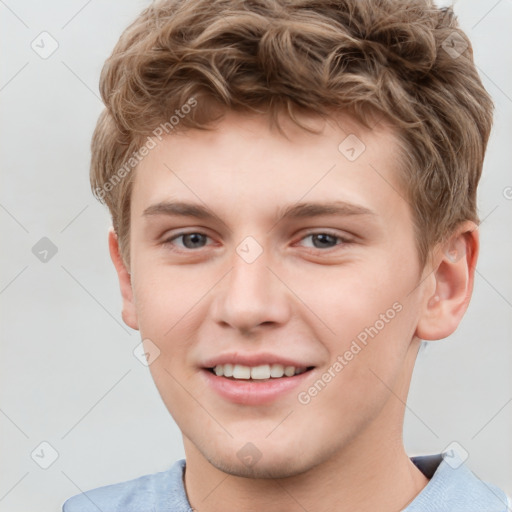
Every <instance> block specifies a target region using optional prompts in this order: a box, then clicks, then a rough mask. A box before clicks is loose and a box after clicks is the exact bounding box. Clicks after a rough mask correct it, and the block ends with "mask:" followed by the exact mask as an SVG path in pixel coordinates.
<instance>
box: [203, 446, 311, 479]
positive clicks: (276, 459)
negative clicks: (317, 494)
mask: <svg viewBox="0 0 512 512" xmlns="http://www.w3.org/2000/svg"><path fill="white" fill-rule="evenodd" d="M248 451H249V452H250V450H248ZM204 455H205V456H206V454H204ZM207 459H208V462H210V464H212V465H213V466H214V467H215V468H217V469H218V470H220V471H222V472H224V473H227V474H229V475H232V476H238V477H243V478H258V479H268V478H270V479H275V478H288V477H292V476H297V475H300V474H301V473H305V472H307V471H308V470H310V469H311V468H313V467H314V466H315V465H316V464H315V463H313V462H310V463H308V461H306V460H304V457H303V454H302V456H301V457H297V454H296V453H294V454H289V455H286V454H280V453H276V452H274V453H272V455H271V456H270V457H269V456H265V454H261V456H260V458H259V459H258V460H257V461H256V462H249V463H246V462H244V460H243V455H242V454H240V457H239V456H237V455H235V457H233V456H232V454H231V453H229V454H215V455H214V456H209V457H207ZM320 462H321V461H317V464H319V463H320Z"/></svg>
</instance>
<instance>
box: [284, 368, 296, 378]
mask: <svg viewBox="0 0 512 512" xmlns="http://www.w3.org/2000/svg"><path fill="white" fill-rule="evenodd" d="M284 374H285V375H286V376H287V377H293V376H294V375H295V366H285V368H284Z"/></svg>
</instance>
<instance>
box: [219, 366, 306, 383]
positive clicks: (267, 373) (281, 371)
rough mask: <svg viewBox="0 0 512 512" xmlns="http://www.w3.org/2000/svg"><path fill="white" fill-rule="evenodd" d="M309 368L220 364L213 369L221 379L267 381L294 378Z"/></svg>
mask: <svg viewBox="0 0 512 512" xmlns="http://www.w3.org/2000/svg"><path fill="white" fill-rule="evenodd" d="M306 369H307V368H305V367H295V366H283V365H282V364H277V363H274V364H261V365H259V366H244V365H242V364H230V363H227V364H218V365H217V366H215V368H214V369H213V371H214V373H215V375H217V376H219V377H222V376H224V377H233V378H234V379H245V380H247V379H254V380H265V379H270V378H271V377H272V378H274V379H278V378H281V377H293V376H294V375H299V374H300V373H304V372H305V371H306Z"/></svg>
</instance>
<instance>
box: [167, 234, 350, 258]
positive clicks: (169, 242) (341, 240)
mask: <svg viewBox="0 0 512 512" xmlns="http://www.w3.org/2000/svg"><path fill="white" fill-rule="evenodd" d="M187 235H202V236H205V237H207V238H210V237H209V236H208V235H207V234H206V233H202V232H201V231H188V232H183V233H178V234H177V235H174V236H172V237H170V238H168V239H167V240H164V242H163V245H166V246H169V247H171V250H173V251H175V252H190V253H192V252H196V251H199V250H200V249H203V247H200V248H198V249H187V248H184V249H175V245H174V243H173V242H174V240H176V239H178V238H182V237H184V236H187ZM315 235H328V236H330V237H332V238H334V239H336V240H337V241H339V243H336V244H335V245H334V246H333V247H327V248H326V249H319V248H317V247H309V249H313V250H315V251H320V252H328V251H330V250H334V249H336V248H337V247H338V246H343V245H350V244H351V243H353V241H352V240H349V239H348V238H344V237H342V236H340V235H338V234H335V233H332V232H330V231H312V232H309V233H306V234H305V235H304V236H303V237H302V238H301V239H300V241H302V240H304V239H306V238H308V237H311V236H315Z"/></svg>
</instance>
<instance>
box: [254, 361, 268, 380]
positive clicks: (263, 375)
mask: <svg viewBox="0 0 512 512" xmlns="http://www.w3.org/2000/svg"><path fill="white" fill-rule="evenodd" d="M251 379H270V366H269V365H268V364H262V365H261V366H253V367H252V368H251Z"/></svg>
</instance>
